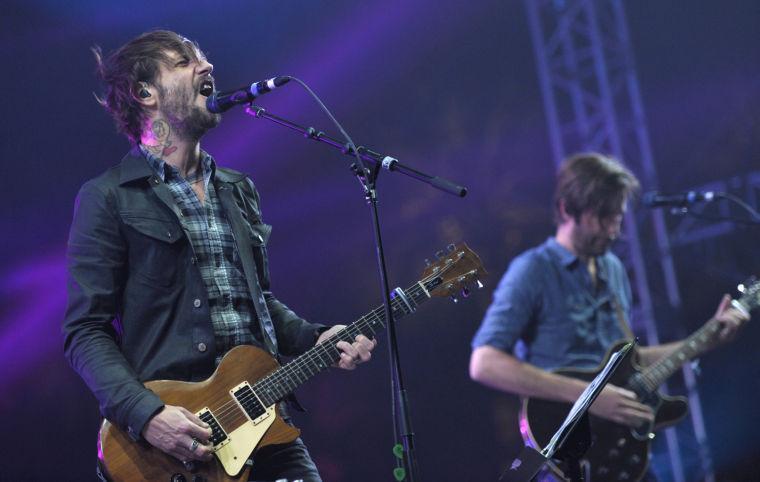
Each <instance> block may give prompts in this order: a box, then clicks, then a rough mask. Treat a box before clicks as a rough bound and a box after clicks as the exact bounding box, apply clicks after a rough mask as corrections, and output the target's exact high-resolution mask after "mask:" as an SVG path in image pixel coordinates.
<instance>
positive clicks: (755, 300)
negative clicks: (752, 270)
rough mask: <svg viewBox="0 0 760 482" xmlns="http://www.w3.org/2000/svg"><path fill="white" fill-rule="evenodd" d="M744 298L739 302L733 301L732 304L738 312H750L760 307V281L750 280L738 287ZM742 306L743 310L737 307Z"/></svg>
mask: <svg viewBox="0 0 760 482" xmlns="http://www.w3.org/2000/svg"><path fill="white" fill-rule="evenodd" d="M737 289H738V290H739V293H741V294H742V296H741V297H740V298H739V299H738V300H733V301H732V302H731V304H732V305H733V306H734V307H735V308H736V309H738V310H742V311H745V312H746V313H747V314H749V312H750V311H752V310H754V309H755V308H757V307H758V306H760V281H759V280H757V279H756V278H754V277H753V278H750V279H749V280H748V281H745V282H744V283H742V284H740V285H739V286H737ZM737 304H738V305H741V308H740V307H739V306H736V305H737Z"/></svg>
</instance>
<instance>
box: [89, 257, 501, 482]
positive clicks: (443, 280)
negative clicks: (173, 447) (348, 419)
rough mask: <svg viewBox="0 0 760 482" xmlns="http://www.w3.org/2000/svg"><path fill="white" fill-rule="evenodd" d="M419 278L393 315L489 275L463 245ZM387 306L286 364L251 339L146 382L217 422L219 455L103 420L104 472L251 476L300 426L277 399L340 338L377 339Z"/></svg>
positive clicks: (329, 354) (330, 353) (322, 366)
mask: <svg viewBox="0 0 760 482" xmlns="http://www.w3.org/2000/svg"><path fill="white" fill-rule="evenodd" d="M436 256H438V258H439V259H438V261H436V262H435V263H432V264H429V265H428V266H427V268H425V270H424V272H423V277H422V279H421V280H419V281H417V282H416V283H415V284H413V285H411V286H410V287H409V288H407V289H406V290H402V289H401V288H396V289H395V290H393V293H394V297H393V298H392V299H391V311H392V314H393V320H394V321H398V320H399V319H400V318H401V317H403V316H405V315H408V314H411V313H413V312H414V311H415V310H416V308H417V306H418V305H419V304H421V303H423V302H424V301H426V300H428V299H430V298H432V297H447V298H448V297H452V296H455V295H457V294H458V293H459V292H460V290H461V291H462V292H463V293H464V294H467V293H469V292H470V286H469V285H472V284H475V283H477V286H478V287H482V284H481V283H480V278H482V277H483V276H485V275H486V274H487V273H486V271H485V269H483V264H482V263H481V261H480V258H479V257H478V255H477V254H475V253H474V252H473V251H472V250H471V249H470V248H468V247H467V245H466V244H464V243H459V244H457V245H450V246H449V247H448V249H447V251H446V252H445V253H444V252H443V251H440V252H438V253H436ZM385 322H386V319H385V307H384V306H379V307H377V308H375V309H374V310H372V311H371V312H369V313H368V314H366V315H364V316H363V317H361V318H359V319H358V320H357V321H355V322H354V323H352V324H350V325H348V326H346V327H343V328H342V329H341V330H339V331H337V332H336V333H334V334H333V335H332V336H331V337H330V338H328V339H327V340H324V342H323V343H321V344H318V345H315V346H314V347H312V348H310V349H309V350H307V351H306V352H305V353H302V354H301V355H300V356H298V357H297V358H295V359H293V360H291V361H290V362H289V363H287V364H285V365H284V366H282V367H281V366H280V365H279V364H278V363H277V361H276V360H275V359H274V358H272V357H271V356H270V355H269V354H268V353H267V352H265V351H263V350H261V349H259V348H256V347H253V346H249V345H242V346H238V347H235V348H233V349H232V350H230V351H229V352H228V353H227V354H226V355H225V356H224V358H223V359H222V361H221V363H220V364H219V366H218V367H217V369H216V371H215V372H214V374H213V375H212V376H211V377H210V378H208V379H207V380H205V381H203V382H197V383H189V382H177V381H169V380H163V381H152V382H148V383H146V384H145V386H146V387H147V388H149V389H151V390H152V391H153V392H155V393H156V395H158V396H159V397H160V398H161V400H163V401H164V403H166V404H168V405H177V406H181V407H185V408H186V409H188V410H189V411H191V412H193V413H195V414H196V415H198V417H199V418H200V419H201V420H203V421H204V422H206V423H208V424H209V425H210V426H211V430H212V436H211V443H212V446H213V449H214V459H213V460H212V461H211V462H208V463H199V462H195V463H193V464H183V463H182V462H180V461H179V460H177V459H175V458H173V457H171V456H169V455H166V454H164V453H163V452H162V451H160V450H158V449H156V448H154V447H152V446H151V445H149V444H148V443H147V442H144V441H143V442H139V443H138V442H134V441H132V439H131V438H130V437H129V436H127V434H125V433H124V432H122V431H121V430H120V429H119V428H117V427H115V426H113V425H112V424H111V423H109V422H108V421H104V422H103V425H102V426H101V429H100V439H99V444H98V457H99V459H100V462H101V467H102V468H103V472H104V473H105V475H106V476H107V477H108V478H109V479H110V480H112V481H114V482H132V481H134V482H137V481H148V482H152V481H156V482H158V481H161V482H204V481H205V482H211V481H229V482H232V481H242V480H248V475H249V473H250V471H251V469H250V467H249V466H248V465H247V464H246V461H247V460H248V459H249V458H250V456H251V454H253V453H254V451H255V450H257V449H259V448H261V447H264V446H267V445H273V444H283V443H288V442H292V441H293V440H295V439H296V438H297V437H298V435H299V434H300V432H299V430H298V429H296V428H293V427H292V426H290V425H288V424H287V423H285V421H284V420H283V419H282V417H281V415H280V414H279V413H278V411H277V402H278V401H279V400H282V399H283V398H285V397H287V396H288V395H289V394H290V393H292V392H293V390H295V389H296V388H297V387H298V386H300V385H301V384H302V383H304V382H305V381H307V380H309V379H310V378H311V377H313V376H315V375H316V374H318V373H320V372H322V371H324V370H326V369H328V368H329V367H330V366H333V365H334V364H335V363H337V362H338V360H339V359H340V354H341V351H340V350H339V349H338V348H337V347H336V343H337V342H338V341H345V342H348V343H351V342H353V341H354V340H355V339H356V337H357V336H358V335H364V336H367V337H368V338H373V337H374V336H375V334H376V333H377V332H378V330H380V329H381V328H383V327H384V326H385Z"/></svg>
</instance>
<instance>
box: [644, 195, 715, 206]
mask: <svg viewBox="0 0 760 482" xmlns="http://www.w3.org/2000/svg"><path fill="white" fill-rule="evenodd" d="M713 199H715V192H714V191H686V192H681V193H678V194H660V193H659V192H657V191H650V192H646V193H644V195H643V196H642V197H641V204H643V205H644V206H646V207H648V208H660V207H677V208H683V207H686V206H691V205H692V204H696V203H699V202H706V203H707V202H710V201H712V200H713Z"/></svg>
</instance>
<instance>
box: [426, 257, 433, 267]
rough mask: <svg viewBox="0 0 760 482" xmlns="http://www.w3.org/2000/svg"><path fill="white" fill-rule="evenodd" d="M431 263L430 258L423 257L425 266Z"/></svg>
mask: <svg viewBox="0 0 760 482" xmlns="http://www.w3.org/2000/svg"><path fill="white" fill-rule="evenodd" d="M431 264H432V263H430V260H429V259H427V258H425V266H430V265H431Z"/></svg>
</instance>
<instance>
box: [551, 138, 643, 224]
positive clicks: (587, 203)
mask: <svg viewBox="0 0 760 482" xmlns="http://www.w3.org/2000/svg"><path fill="white" fill-rule="evenodd" d="M638 189H639V181H638V179H636V176H634V175H633V173H632V172H631V171H630V170H628V168H626V167H625V166H624V165H623V164H621V163H620V162H619V161H617V160H616V159H613V158H612V157H608V156H605V155H603V154H599V153H596V152H589V153H581V154H576V155H574V156H571V157H569V158H567V159H566V160H565V161H564V162H563V163H562V165H561V166H560V168H559V171H558V172H557V188H556V190H555V191H554V220H555V222H556V223H559V222H560V221H561V216H560V211H559V205H560V201H564V204H565V212H567V214H569V215H570V216H572V217H573V218H574V219H575V220H576V221H578V220H579V219H580V216H581V214H582V213H583V212H585V211H590V212H592V213H594V214H595V215H597V216H599V217H600V218H604V217H606V216H610V215H612V214H614V213H615V212H617V211H618V210H619V209H620V206H621V205H622V203H623V201H625V200H626V199H628V198H629V197H630V196H632V195H633V194H635V193H636V192H637V191H638Z"/></svg>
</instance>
